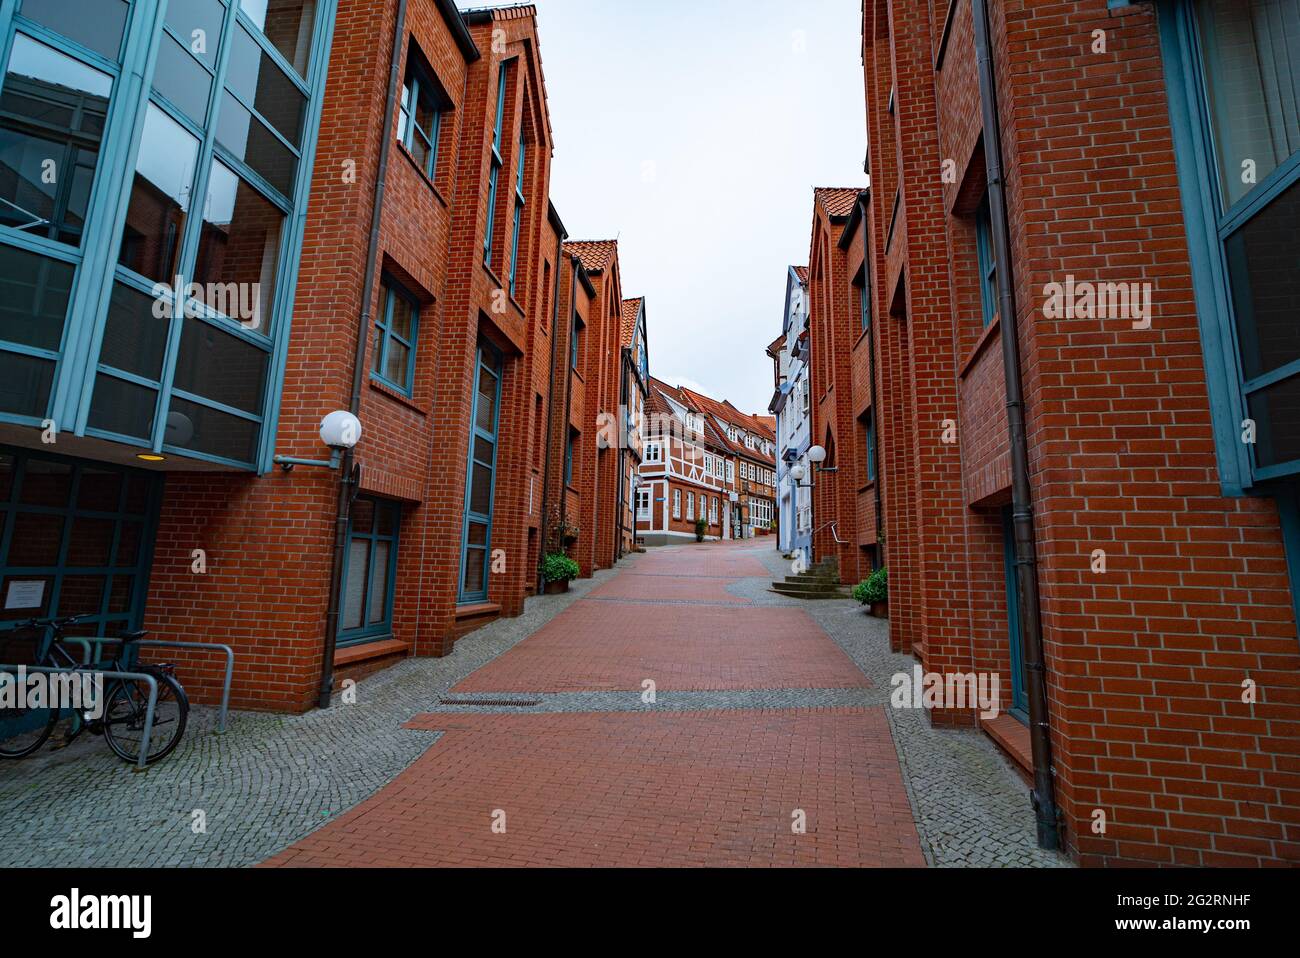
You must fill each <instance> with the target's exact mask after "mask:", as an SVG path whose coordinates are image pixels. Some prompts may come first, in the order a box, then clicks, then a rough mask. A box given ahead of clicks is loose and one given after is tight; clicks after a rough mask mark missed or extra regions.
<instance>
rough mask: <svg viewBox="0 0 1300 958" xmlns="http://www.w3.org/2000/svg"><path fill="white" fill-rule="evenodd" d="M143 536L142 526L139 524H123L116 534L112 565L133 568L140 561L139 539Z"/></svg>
mask: <svg viewBox="0 0 1300 958" xmlns="http://www.w3.org/2000/svg"><path fill="white" fill-rule="evenodd" d="M143 534H144V525H143V524H142V523H139V522H123V523H122V524H121V528H120V530H119V531H118V534H117V555H116V556H114V557H113V565H115V566H118V567H121V566H133V565H135V564H136V563H137V562H139V561H140V538H141V536H142V535H143Z"/></svg>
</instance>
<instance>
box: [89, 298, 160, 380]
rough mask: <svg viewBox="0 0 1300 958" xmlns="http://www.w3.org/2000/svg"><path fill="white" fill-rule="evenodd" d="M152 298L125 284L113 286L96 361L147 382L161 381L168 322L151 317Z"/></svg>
mask: <svg viewBox="0 0 1300 958" xmlns="http://www.w3.org/2000/svg"><path fill="white" fill-rule="evenodd" d="M153 308H154V299H153V297H152V296H149V295H147V294H145V293H142V292H140V291H139V290H137V289H133V288H132V287H130V286H127V285H126V284H124V283H114V284H113V293H112V295H111V296H110V297H109V301H108V318H107V320H106V321H105V324H104V342H103V344H102V345H101V346H100V350H99V361H100V362H101V363H103V364H104V365H105V366H112V367H113V368H115V369H121V370H123V371H125V372H128V373H134V374H135V375H137V376H143V377H144V378H146V379H152V380H155V381H157V380H159V379H161V378H162V366H163V354H164V353H165V352H166V349H167V330H168V327H169V326H170V322H169V321H168V320H166V319H158V318H156V317H155V316H154V314H153Z"/></svg>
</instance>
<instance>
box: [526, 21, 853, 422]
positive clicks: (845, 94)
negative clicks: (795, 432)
mask: <svg viewBox="0 0 1300 958" xmlns="http://www.w3.org/2000/svg"><path fill="white" fill-rule="evenodd" d="M537 7H538V20H539V27H540V31H541V49H542V63H543V66H544V68H545V70H546V84H547V91H548V94H549V104H550V110H551V122H552V125H553V127H554V130H555V160H554V164H553V167H552V174H551V176H552V179H551V196H552V199H553V200H554V202H555V207H556V209H557V210H559V213H560V216H561V217H562V218H563V220H564V225H565V226H566V227H568V229H569V231H570V232H571V233H572V234H573V236H572V237H571V238H572V239H592V240H596V239H612V238H615V237H618V239H619V253H620V258H621V263H622V270H623V291H624V295H626V296H629V297H633V296H645V297H646V298H647V304H646V305H647V310H648V313H647V315H648V318H649V337H650V371H651V373H652V374H653V375H655V376H657V377H659V378H661V379H664V380H667V381H669V382H671V383H674V384H680V385H686V386H693V387H698V388H700V389H701V390H702V391H703V392H705V393H707V394H709V395H711V396H713V397H715V398H717V399H730V400H731V401H732V402H733V403H734V404H736V405H737V406H739V407H740V408H741V409H742V410H744V411H745V412H750V413H754V412H763V411H766V409H767V404H768V401H769V400H770V399H771V396H772V362H771V360H770V359H768V358H767V356H766V355H765V354H764V352H763V350H764V347H766V346H767V344H768V343H770V342H771V341H772V340H773V339H775V338H776V337H777V336H778V335H780V332H781V316H782V299H783V297H784V294H785V271H786V267H787V266H789V265H791V264H797V265H805V264H806V263H807V260H808V240H809V232H810V229H811V225H812V189H813V187H814V186H861V185H864V184H865V182H866V177H865V174H864V173H863V172H862V161H863V157H864V156H865V154H866V135H865V132H864V129H865V119H864V110H863V91H862V55H861V45H860V39H859V37H860V29H861V0H800V2H793V3H792V2H789V0H693V2H692V0H537Z"/></svg>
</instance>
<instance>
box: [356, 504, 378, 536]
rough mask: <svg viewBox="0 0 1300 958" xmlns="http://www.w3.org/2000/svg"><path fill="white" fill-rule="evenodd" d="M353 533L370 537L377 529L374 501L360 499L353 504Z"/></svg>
mask: <svg viewBox="0 0 1300 958" xmlns="http://www.w3.org/2000/svg"><path fill="white" fill-rule="evenodd" d="M350 518H351V520H352V532H353V534H354V535H356V534H360V535H368V534H369V533H371V532H372V531H373V530H374V528H375V503H374V500H373V499H358V500H357V501H356V502H354V503H352V512H351V516H350Z"/></svg>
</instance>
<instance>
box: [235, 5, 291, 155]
mask: <svg viewBox="0 0 1300 958" xmlns="http://www.w3.org/2000/svg"><path fill="white" fill-rule="evenodd" d="M234 44H235V45H234V46H233V47H232V48H231V50H230V67H229V73H228V74H227V76H228V79H227V80H226V88H227V89H229V90H233V91H234V92H235V93H237V94H238V95H239V97H240V99H242V100H243V101H244V102H245V103H247V104H249V105H250V106H252V107H253V109H255V110H256V111H257V112H258V113H260V114H261V115H262V116H263V117H265V118H266V120H267V122H269V123H270V124H271V126H273V127H274V128H275V129H276V130H278V131H279V133H280V135H281V136H282V137H284V138H285V139H286V140H288V141H289V142H290V143H292V144H293V145H294V146H300V145H301V143H302V121H303V115H304V114H305V112H306V109H307V98H306V97H305V96H303V95H302V92H301V91H300V90H299V89H298V88H297V87H296V86H294V84H293V82H292V81H291V80H290V79H289V78H288V77H287V76H285V74H284V72H283V71H282V70H281V69H280V68H279V67H278V66H276V64H275V61H274V60H272V59H271V58H270V57H269V56H267V55H266V53H265V52H263V50H262V48H261V47H259V46H258V45H257V41H256V40H254V39H253V38H252V37H251V36H249V35H248V31H246V30H244V29H243V28H242V27H241V28H240V29H238V30H236V31H235V40H234Z"/></svg>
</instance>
